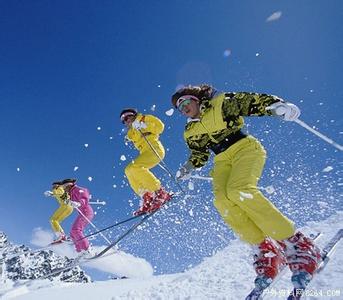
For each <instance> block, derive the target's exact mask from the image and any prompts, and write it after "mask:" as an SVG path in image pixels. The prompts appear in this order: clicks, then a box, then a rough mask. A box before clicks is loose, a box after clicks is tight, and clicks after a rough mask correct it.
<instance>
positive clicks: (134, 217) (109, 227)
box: [78, 215, 142, 241]
mask: <svg viewBox="0 0 343 300" xmlns="http://www.w3.org/2000/svg"><path fill="white" fill-rule="evenodd" d="M141 216H142V215H138V216H133V217H130V218H128V219H125V220H123V221H120V222H118V223H115V224H112V225H110V226H107V227H105V228H102V229H100V230H98V231H94V232H92V233H89V234H87V235H85V236H84V237H83V238H81V239H79V240H78V241H81V240H83V239H85V238H88V237H91V236H93V235H97V234H99V233H100V232H103V231H106V230H108V229H111V228H113V227H116V226H119V225H122V224H124V223H126V222H129V221H131V220H134V219H137V218H139V217H141Z"/></svg>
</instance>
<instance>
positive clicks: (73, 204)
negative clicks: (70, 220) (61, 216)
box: [69, 201, 81, 208]
mask: <svg viewBox="0 0 343 300" xmlns="http://www.w3.org/2000/svg"><path fill="white" fill-rule="evenodd" d="M69 204H70V205H71V206H72V207H73V208H79V207H80V206H81V204H80V203H79V202H76V201H69Z"/></svg>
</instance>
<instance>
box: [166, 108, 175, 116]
mask: <svg viewBox="0 0 343 300" xmlns="http://www.w3.org/2000/svg"><path fill="white" fill-rule="evenodd" d="M173 114H174V108H171V109H169V110H167V111H166V115H167V116H168V117H171V116H172V115H173Z"/></svg>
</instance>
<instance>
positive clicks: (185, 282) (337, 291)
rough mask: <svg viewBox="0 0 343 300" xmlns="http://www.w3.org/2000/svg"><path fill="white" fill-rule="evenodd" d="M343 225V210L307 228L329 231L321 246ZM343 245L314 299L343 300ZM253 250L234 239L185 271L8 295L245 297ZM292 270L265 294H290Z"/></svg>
mask: <svg viewBox="0 0 343 300" xmlns="http://www.w3.org/2000/svg"><path fill="white" fill-rule="evenodd" d="M338 228H343V212H339V213H337V214H335V215H333V216H331V217H330V218H329V219H327V220H324V221H322V222H318V223H311V224H308V226H307V227H304V228H303V231H304V232H307V233H308V232H313V231H317V232H322V233H323V236H322V237H321V238H320V239H319V240H318V244H319V246H321V245H323V244H325V242H326V241H328V240H329V239H330V238H331V237H332V236H333V235H334V233H335V232H336V231H337V229H338ZM342 250H343V243H341V244H340V245H339V246H338V247H337V249H336V253H335V255H334V257H333V259H332V261H330V262H329V264H328V266H327V268H326V269H325V270H324V271H323V272H322V273H321V274H320V275H319V276H318V277H317V278H315V279H314V280H313V281H312V283H311V286H310V288H309V291H310V292H312V293H319V294H320V293H321V294H322V296H320V297H311V298H308V299H335V300H338V299H343V253H342ZM250 255H251V253H250V248H249V246H247V245H245V244H243V243H241V242H240V241H238V240H233V241H231V242H230V243H229V245H228V246H227V247H226V248H225V249H223V250H221V251H220V252H218V253H217V254H215V255H214V256H213V257H210V258H207V259H205V260H204V261H203V262H202V263H201V264H200V265H198V266H196V267H194V268H193V269H190V270H188V271H187V272H184V273H179V274H172V275H160V276H154V277H150V278H144V279H121V280H109V281H102V282H93V283H88V284H63V285H59V286H56V285H55V286H49V287H46V286H45V287H44V284H45V285H46V283H44V282H36V283H35V285H34V286H31V287H30V289H28V288H26V287H21V288H18V289H17V290H12V291H11V292H10V293H7V294H6V295H5V296H4V297H3V299H18V300H46V299H49V300H55V299H56V300H57V299H58V300H60V299H83V300H87V299H97V300H115V299H197V300H198V299H233V300H236V299H244V297H245V296H246V294H247V293H248V292H249V290H250V289H251V288H252V287H253V280H254V277H255V274H254V271H253V269H252V266H251V256H250ZM289 275H290V274H287V275H285V277H284V278H282V279H281V280H280V281H278V283H277V284H276V285H275V286H274V289H275V291H274V292H270V293H269V294H268V295H267V296H266V297H265V299H285V295H286V294H287V290H290V289H291V284H290V281H289ZM43 287H44V288H43ZM324 296H325V297H324Z"/></svg>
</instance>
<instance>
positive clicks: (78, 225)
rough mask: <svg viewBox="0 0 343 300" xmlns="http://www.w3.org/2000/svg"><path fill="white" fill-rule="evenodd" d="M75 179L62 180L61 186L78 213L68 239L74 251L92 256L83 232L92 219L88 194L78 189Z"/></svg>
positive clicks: (86, 191)
mask: <svg viewBox="0 0 343 300" xmlns="http://www.w3.org/2000/svg"><path fill="white" fill-rule="evenodd" d="M75 183H76V179H64V180H63V181H62V184H63V186H64V189H65V191H66V192H67V193H68V195H69V197H70V204H71V205H72V206H73V207H74V208H75V209H76V210H77V211H78V216H77V218H76V220H75V221H74V223H73V225H72V228H71V231H70V237H71V239H72V240H73V242H74V244H75V249H76V251H77V252H79V253H80V255H82V256H92V253H91V251H90V248H89V241H88V239H87V238H84V234H83V230H84V229H85V228H86V226H87V225H88V224H89V222H90V221H91V220H92V219H93V216H94V212H93V209H92V207H91V206H90V205H89V198H90V194H89V191H88V190H87V189H86V188H83V187H79V186H77V185H76V184H75Z"/></svg>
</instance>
